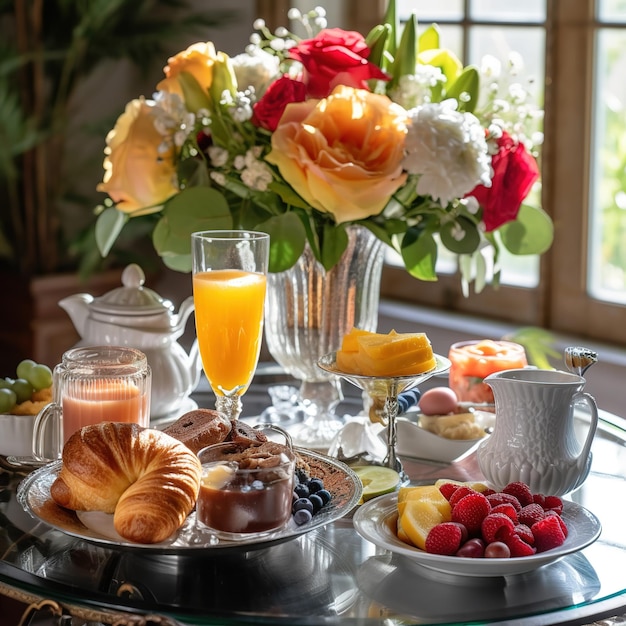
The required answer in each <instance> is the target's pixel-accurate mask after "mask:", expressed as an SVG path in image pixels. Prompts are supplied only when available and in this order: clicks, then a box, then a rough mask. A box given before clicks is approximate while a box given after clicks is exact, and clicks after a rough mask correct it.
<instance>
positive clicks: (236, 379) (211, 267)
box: [191, 230, 270, 420]
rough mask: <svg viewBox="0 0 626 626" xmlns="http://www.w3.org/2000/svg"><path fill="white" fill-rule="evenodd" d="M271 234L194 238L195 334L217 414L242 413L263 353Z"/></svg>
mask: <svg viewBox="0 0 626 626" xmlns="http://www.w3.org/2000/svg"><path fill="white" fill-rule="evenodd" d="M269 242H270V238H269V235H268V234H267V233H261V232H256V231H245V230H212V231H203V232H197V233H193V234H192V235H191V252H192V260H193V299H194V307H195V318H196V335H197V337H198V347H199V349H200V358H201V359H202V366H203V368H204V373H205V374H206V377H207V379H208V381H209V384H210V385H211V389H212V390H213V393H214V394H215V397H216V403H215V404H216V409H217V410H218V411H219V412H220V413H222V414H223V415H225V416H226V417H228V418H229V419H230V420H234V419H237V417H238V416H239V414H240V413H241V396H243V394H244V393H245V392H246V390H247V389H248V387H249V385H250V382H251V381H252V377H253V376H254V372H255V370H256V366H257V362H258V360H259V353H260V351H261V341H262V336H263V311H264V308H265V291H266V282H267V268H268V263H269Z"/></svg>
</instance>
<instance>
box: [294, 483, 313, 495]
mask: <svg viewBox="0 0 626 626" xmlns="http://www.w3.org/2000/svg"><path fill="white" fill-rule="evenodd" d="M293 490H294V491H295V493H297V494H298V498H308V497H309V493H310V492H309V488H308V487H307V486H306V485H305V484H304V483H300V484H299V485H296V486H295V487H294V489H293Z"/></svg>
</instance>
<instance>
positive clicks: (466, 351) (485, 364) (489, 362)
mask: <svg viewBox="0 0 626 626" xmlns="http://www.w3.org/2000/svg"><path fill="white" fill-rule="evenodd" d="M448 358H449V359H450V371H449V385H450V388H451V389H453V390H454V392H455V393H456V395H457V397H458V399H459V401H460V402H473V403H475V404H493V402H494V399H493V391H492V390H491V387H490V386H489V385H487V383H484V382H483V379H484V378H485V377H486V376H489V374H493V373H494V372H500V371H503V370H510V369H517V368H521V367H526V366H527V365H528V361H527V359H526V352H525V350H524V346H521V345H520V344H518V343H514V342H512V341H493V340H491V339H480V340H472V341H461V342H459V343H455V344H452V346H451V347H450V351H449V353H448Z"/></svg>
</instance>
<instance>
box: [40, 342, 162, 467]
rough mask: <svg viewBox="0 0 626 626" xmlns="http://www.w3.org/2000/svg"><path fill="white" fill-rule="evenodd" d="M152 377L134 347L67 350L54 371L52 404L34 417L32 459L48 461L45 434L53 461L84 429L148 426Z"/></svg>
mask: <svg viewBox="0 0 626 626" xmlns="http://www.w3.org/2000/svg"><path fill="white" fill-rule="evenodd" d="M151 381H152V372H151V370H150V366H149V365H148V361H147V359H146V355H145V354H144V353H143V352H141V351H139V350H136V349H135V348H127V347H121V346H94V347H84V348H74V349H72V350H69V351H67V352H66V353H65V354H64V355H63V357H62V360H61V363H60V364H59V365H57V366H56V367H55V368H54V373H53V383H52V387H53V393H54V400H53V402H52V403H51V404H49V405H48V406H46V407H45V408H44V409H43V410H42V411H41V412H40V413H39V415H38V416H37V419H36V420H35V425H34V429H33V456H34V457H35V458H36V459H38V460H46V458H49V457H50V451H47V450H45V449H44V445H45V444H44V442H45V440H46V432H47V429H48V428H52V429H53V441H54V450H53V451H52V455H51V456H52V458H55V457H57V458H58V457H59V456H60V455H61V453H62V451H63V446H64V445H65V442H66V441H67V440H68V439H69V438H70V436H71V435H72V434H73V433H75V432H76V431H77V430H80V429H81V428H82V427H83V426H89V425H92V424H99V423H100V422H131V423H136V424H139V425H140V426H143V427H148V426H149V424H150V388H151Z"/></svg>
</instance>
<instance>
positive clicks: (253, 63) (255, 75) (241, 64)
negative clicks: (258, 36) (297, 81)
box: [231, 46, 280, 98]
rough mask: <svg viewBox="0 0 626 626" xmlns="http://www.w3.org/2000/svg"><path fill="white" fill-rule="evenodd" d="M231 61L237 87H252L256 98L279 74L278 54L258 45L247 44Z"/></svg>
mask: <svg viewBox="0 0 626 626" xmlns="http://www.w3.org/2000/svg"><path fill="white" fill-rule="evenodd" d="M231 62H232V65H233V69H234V71H235V77H236V78H237V84H238V85H239V88H240V89H248V88H250V87H253V88H254V93H255V94H256V95H257V97H258V98H260V97H261V96H262V95H263V94H264V93H265V90H266V89H267V88H268V87H269V85H270V84H271V83H272V82H273V81H274V80H276V78H278V76H279V75H280V68H279V64H280V60H279V58H278V56H276V55H274V54H269V52H265V50H262V49H261V48H258V47H254V46H249V48H248V49H247V51H246V52H244V53H242V54H238V55H236V56H234V57H233V58H232V59H231Z"/></svg>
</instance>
